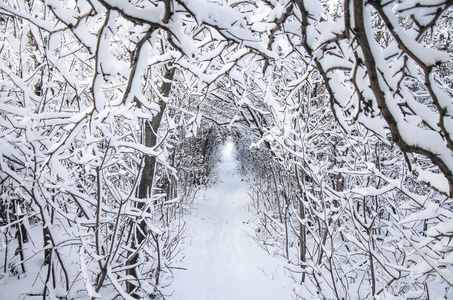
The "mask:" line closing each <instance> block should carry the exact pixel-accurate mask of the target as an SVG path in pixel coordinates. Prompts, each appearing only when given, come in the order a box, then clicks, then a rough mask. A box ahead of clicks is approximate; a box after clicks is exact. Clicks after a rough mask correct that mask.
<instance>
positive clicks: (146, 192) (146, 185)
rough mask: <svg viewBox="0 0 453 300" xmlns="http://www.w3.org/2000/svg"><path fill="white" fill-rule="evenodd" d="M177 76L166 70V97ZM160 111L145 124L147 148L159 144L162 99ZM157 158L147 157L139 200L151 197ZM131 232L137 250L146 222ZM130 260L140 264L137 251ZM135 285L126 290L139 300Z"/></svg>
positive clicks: (132, 270) (131, 263)
mask: <svg viewBox="0 0 453 300" xmlns="http://www.w3.org/2000/svg"><path fill="white" fill-rule="evenodd" d="M174 74H175V68H173V67H171V66H169V67H167V68H166V70H165V74H164V78H165V80H164V82H163V83H162V85H161V88H160V90H161V94H162V95H163V96H164V97H168V96H169V95H170V91H171V85H172V80H173V77H174ZM158 104H159V108H160V111H159V112H158V113H157V115H155V116H154V118H153V119H152V121H151V122H147V121H144V124H143V128H142V130H143V137H144V139H143V143H144V144H145V146H147V147H150V148H151V147H154V146H156V144H157V131H158V130H159V126H160V123H161V121H162V117H163V115H164V112H165V109H166V107H167V103H166V102H165V101H163V100H162V99H161V100H159V102H158ZM156 163H157V160H156V157H155V156H150V155H147V156H146V157H145V163H144V166H143V170H142V175H141V178H140V182H139V184H138V189H137V198H138V199H147V198H148V197H149V196H150V195H151V190H152V186H153V181H154V173H155V170H156ZM144 207H145V201H143V202H138V203H137V208H138V209H143V208H144ZM132 227H133V228H131V230H133V231H134V234H135V240H136V243H137V244H135V242H134V239H133V242H132V249H134V250H137V249H138V247H139V246H140V244H141V243H142V242H143V241H144V240H145V238H146V222H145V220H142V221H140V223H139V224H138V228H137V227H136V226H135V224H132ZM129 257H130V258H129V260H128V261H127V263H126V265H128V266H134V265H135V264H137V262H138V252H137V251H135V253H134V254H132V252H131V253H129ZM126 274H127V275H132V276H133V277H135V278H137V271H136V269H135V267H131V268H130V269H128V270H127V272H126ZM137 280H138V279H137ZM134 289H135V285H134V284H132V283H131V282H129V281H128V282H127V284H126V290H127V293H128V294H130V295H131V296H132V297H134V298H136V299H138V298H139V296H138V295H137V294H135V293H134Z"/></svg>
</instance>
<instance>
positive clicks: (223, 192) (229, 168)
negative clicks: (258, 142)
mask: <svg viewBox="0 0 453 300" xmlns="http://www.w3.org/2000/svg"><path fill="white" fill-rule="evenodd" d="M222 156H223V157H222V162H221V163H220V165H219V166H218V175H219V182H218V183H217V184H216V185H215V186H213V187H211V188H210V189H208V190H206V191H205V193H204V195H201V196H200V197H198V199H197V200H196V201H195V203H194V210H193V212H192V214H191V215H189V216H187V222H188V223H189V226H190V227H189V228H190V229H189V237H188V239H187V240H186V243H187V244H186V248H185V252H184V256H185V257H184V260H183V261H182V262H181V266H180V267H182V268H185V269H186V270H175V271H174V276H175V279H174V282H173V283H172V284H171V286H170V287H169V289H170V291H168V293H172V292H173V294H172V296H170V297H168V299H170V300H179V299H181V300H190V299H196V300H208V299H209V300H221V299H228V300H231V299H235V300H241V299H244V300H250V299H282V300H284V299H293V298H292V297H291V296H292V294H293V292H292V290H293V289H292V287H293V285H294V284H295V283H294V281H293V280H292V279H291V278H289V277H288V274H285V269H284V265H285V264H286V261H285V259H283V257H272V256H270V255H269V254H268V253H267V252H265V251H264V250H263V249H261V248H260V247H259V245H258V244H257V243H256V242H255V241H254V240H253V238H252V236H253V235H254V231H253V228H252V224H253V221H254V220H255V217H254V215H253V214H252V213H251V212H250V211H249V210H248V202H249V196H248V194H247V183H246V182H245V181H243V178H242V177H241V176H240V175H239V174H238V173H237V172H236V170H235V159H234V147H233V144H232V143H227V144H226V146H225V147H224V149H223V152H222ZM286 273H287V272H286Z"/></svg>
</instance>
